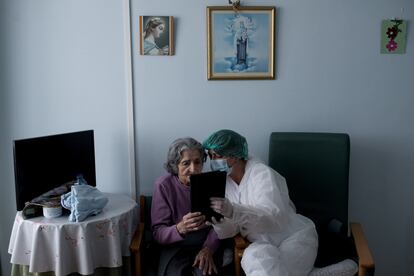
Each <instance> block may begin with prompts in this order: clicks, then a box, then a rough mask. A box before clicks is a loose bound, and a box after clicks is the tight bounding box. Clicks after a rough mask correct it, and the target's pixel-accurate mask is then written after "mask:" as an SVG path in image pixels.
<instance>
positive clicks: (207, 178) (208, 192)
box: [190, 171, 227, 222]
mask: <svg viewBox="0 0 414 276" xmlns="http://www.w3.org/2000/svg"><path fill="white" fill-rule="evenodd" d="M226 177H227V173H226V172H224V171H213V172H205V173H200V174H194V175H191V176H190V187H191V212H201V213H202V214H203V215H205V216H206V220H207V221H210V222H211V217H212V216H214V217H215V218H216V219H217V220H220V219H221V218H222V217H223V216H222V215H221V214H219V213H217V212H214V211H213V209H211V208H210V197H224V196H225V191H226Z"/></svg>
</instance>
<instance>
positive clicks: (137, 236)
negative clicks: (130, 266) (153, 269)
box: [129, 222, 145, 276]
mask: <svg viewBox="0 0 414 276" xmlns="http://www.w3.org/2000/svg"><path fill="white" fill-rule="evenodd" d="M144 226H145V225H144V223H142V222H141V223H139V225H138V227H137V230H136V231H135V233H134V236H133V237H132V241H131V244H130V246H129V249H130V250H131V252H132V255H133V256H132V257H133V258H134V261H135V276H141V244H142V237H143V234H144Z"/></svg>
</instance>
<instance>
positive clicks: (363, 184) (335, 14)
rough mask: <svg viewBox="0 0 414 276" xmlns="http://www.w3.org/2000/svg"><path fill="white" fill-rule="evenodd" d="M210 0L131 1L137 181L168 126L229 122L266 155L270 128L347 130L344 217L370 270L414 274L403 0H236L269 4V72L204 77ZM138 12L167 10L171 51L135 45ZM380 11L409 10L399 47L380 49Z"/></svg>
mask: <svg viewBox="0 0 414 276" xmlns="http://www.w3.org/2000/svg"><path fill="white" fill-rule="evenodd" d="M213 5H227V1H225V0H220V1H219V0H209V1H183V0H177V1H173V2H171V1H168V0H153V1H144V0H135V1H132V2H131V7H132V24H133V25H132V31H133V61H134V63H133V67H134V81H135V86H134V93H135V112H136V113H135V114H136V116H135V126H136V131H137V136H136V142H137V143H136V146H137V153H136V156H137V160H138V161H137V167H138V172H137V175H138V183H139V190H140V192H141V193H143V194H150V193H151V192H152V185H153V182H154V180H155V178H156V177H157V176H159V175H161V174H163V173H164V170H163V168H162V164H163V162H164V159H165V157H166V151H167V148H168V145H169V144H170V143H171V142H172V140H173V139H175V138H177V137H181V136H193V137H194V138H196V139H199V140H202V139H204V138H206V136H207V135H208V134H209V133H211V132H212V131H215V130H218V129H221V128H231V129H234V130H236V131H238V132H240V133H242V134H243V135H245V136H246V138H247V139H248V141H249V146H250V149H251V152H252V153H254V154H256V155H257V156H259V157H260V158H262V159H264V160H267V153H268V139H269V135H270V133H271V132H272V131H331V132H346V133H349V134H350V136H351V143H352V148H351V150H352V152H351V169H350V205H349V211H350V220H351V221H359V222H361V223H362V224H363V227H364V230H365V233H366V235H367V238H368V241H369V243H370V245H371V247H372V250H373V255H374V258H375V261H376V264H377V274H376V275H380V276H381V275H414V255H413V254H412V247H413V246H414V238H413V236H414V235H413V234H412V233H414V208H413V207H412V203H411V202H412V197H413V194H414V185H413V184H414V183H413V180H414V139H413V137H414V127H413V124H412V118H414V109H413V105H414V93H413V87H414V78H413V72H414V63H413V60H414V59H413V57H414V43H413V37H414V32H413V28H411V23H412V22H413V20H414V2H413V1H409V0H393V1H391V0H366V1H358V0H349V1H339V0H333V1H332V0H313V1H305V0H299V1H288V0H281V1H271V0H262V1H242V5H273V6H276V7H277V20H276V21H277V27H276V29H277V42H276V47H277V55H276V56H277V62H276V73H277V79H276V80H274V81H207V77H206V75H207V69H206V68H207V65H206V55H207V54H206V53H207V52H206V45H207V43H206V16H205V10H206V6H213ZM139 15H172V16H174V17H175V25H176V28H175V34H176V35H175V48H176V55H175V56H172V57H149V56H140V55H139V54H138V52H139V45H138V16H139ZM391 17H400V18H403V19H406V20H408V21H409V28H408V39H407V50H406V54H404V55H381V54H380V26H381V20H383V19H388V18H391ZM391 251H392V253H391Z"/></svg>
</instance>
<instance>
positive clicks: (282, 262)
mask: <svg viewBox="0 0 414 276" xmlns="http://www.w3.org/2000/svg"><path fill="white" fill-rule="evenodd" d="M203 146H204V148H205V149H206V150H208V155H209V157H210V159H211V160H210V164H211V169H212V170H225V171H227V183H226V198H211V206H212V209H213V210H214V211H216V212H218V213H221V214H222V215H223V216H224V219H222V220H221V221H215V220H214V218H213V223H214V229H215V230H216V232H217V234H218V236H219V237H220V238H228V237H232V236H234V235H236V234H237V233H241V235H242V236H244V237H246V238H247V239H248V240H249V241H250V242H252V243H251V244H250V245H249V246H248V247H247V248H246V249H245V251H244V254H243V257H242V263H241V265H242V268H243V270H244V272H245V273H246V275H248V276H250V275H260V276H285V275H291V276H292V275H297V276H299V275H308V274H309V272H310V271H311V269H312V268H313V263H314V261H315V258H316V254H317V248H318V236H317V233H316V230H315V225H314V224H313V222H312V221H311V220H310V219H308V218H306V217H304V216H301V215H299V214H297V213H296V210H295V207H294V205H293V203H292V202H291V201H290V199H289V192H288V189H287V186H286V181H285V179H284V178H283V177H282V176H281V175H280V174H278V173H277V172H276V171H274V170H273V169H271V168H270V167H268V166H266V165H265V164H263V163H261V162H260V161H258V160H254V159H251V158H248V150H247V141H246V139H245V138H244V137H243V136H241V135H240V134H238V133H236V132H234V131H231V130H220V131H217V132H215V133H213V134H212V135H210V137H208V138H207V139H206V140H205V141H204V143H203Z"/></svg>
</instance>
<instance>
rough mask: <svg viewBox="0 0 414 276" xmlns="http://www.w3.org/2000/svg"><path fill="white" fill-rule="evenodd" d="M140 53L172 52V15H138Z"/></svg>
mask: <svg viewBox="0 0 414 276" xmlns="http://www.w3.org/2000/svg"><path fill="white" fill-rule="evenodd" d="M139 23H140V24H139V25H140V43H139V44H140V54H141V55H146V56H171V55H173V54H174V43H173V42H174V41H173V40H174V32H173V29H174V28H173V27H174V20H173V17H172V16H146V15H143V16H140V17H139Z"/></svg>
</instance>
